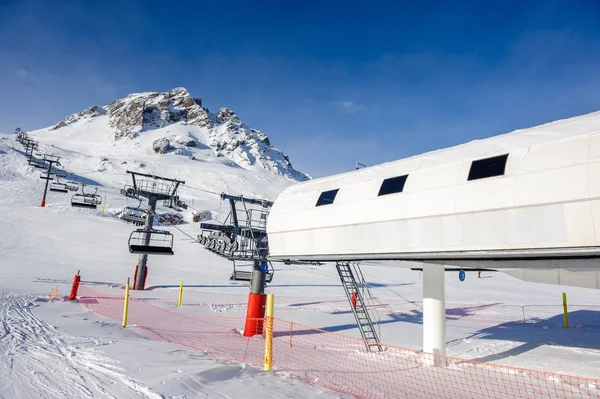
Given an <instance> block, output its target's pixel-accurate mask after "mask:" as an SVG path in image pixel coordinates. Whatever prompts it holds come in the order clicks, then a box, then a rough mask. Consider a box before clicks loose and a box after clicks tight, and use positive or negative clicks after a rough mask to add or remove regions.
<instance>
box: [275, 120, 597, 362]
mask: <svg viewBox="0 0 600 399" xmlns="http://www.w3.org/2000/svg"><path fill="white" fill-rule="evenodd" d="M267 233H268V237H269V247H270V258H271V259H273V260H281V259H292V260H303V261H317V260H318V261H338V262H341V261H363V260H404V261H418V262H423V269H424V273H423V279H424V281H423V295H424V300H423V302H424V310H423V313H424V314H423V350H424V351H425V352H428V353H439V354H444V353H445V292H444V290H445V285H444V267H443V265H455V266H460V267H465V268H469V267H471V268H473V267H477V268H482V267H485V268H494V269H498V270H502V271H504V272H506V273H509V274H511V275H515V276H517V277H520V278H523V279H525V280H530V281H540V282H547V283H553V284H565V285H574V286H581V287H588V288H600V272H599V270H600V112H596V113H593V114H588V115H584V116H579V117H575V118H571V119H566V120H561V121H557V122H553V123H550V124H546V125H541V126H537V127H534V128H530V129H525V130H518V131H515V132H512V133H508V134H504V135H500V136H496V137H491V138H488V139H484V140H479V141H473V142H470V143H467V144H463V145H459V146H456V147H451V148H447V149H442V150H438V151H433V152H429V153H425V154H422V155H417V156H413V157H410V158H406V159H402V160H399V161H395V162H389V163H385V164H382V165H377V166H373V167H368V168H363V169H359V170H356V171H353V172H349V173H344V174H339V175H335V176H331V177H326V178H320V179H315V180H311V181H308V182H304V183H299V184H296V185H293V186H291V187H289V188H287V189H286V190H285V191H283V192H282V193H281V194H280V196H279V197H278V198H277V200H276V201H275V204H274V205H273V208H272V210H271V213H270V215H269V220H268V225H267ZM399 266H400V265H399Z"/></svg>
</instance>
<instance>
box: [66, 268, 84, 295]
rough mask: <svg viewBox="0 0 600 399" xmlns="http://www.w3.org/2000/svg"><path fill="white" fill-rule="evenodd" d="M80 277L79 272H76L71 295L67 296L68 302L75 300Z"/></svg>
mask: <svg viewBox="0 0 600 399" xmlns="http://www.w3.org/2000/svg"><path fill="white" fill-rule="evenodd" d="M80 280H81V277H80V276H79V270H77V274H76V275H75V277H74V278H73V285H72V286H71V295H69V300H70V301H72V300H74V299H77V290H78V289H79V281H80Z"/></svg>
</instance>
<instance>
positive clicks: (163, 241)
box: [129, 229, 174, 255]
mask: <svg viewBox="0 0 600 399" xmlns="http://www.w3.org/2000/svg"><path fill="white" fill-rule="evenodd" d="M129 252H131V253H133V254H147V255H173V254H174V252H173V234H171V233H170V232H168V231H165V230H150V231H146V230H144V229H137V230H135V231H133V232H132V233H131V235H130V236H129Z"/></svg>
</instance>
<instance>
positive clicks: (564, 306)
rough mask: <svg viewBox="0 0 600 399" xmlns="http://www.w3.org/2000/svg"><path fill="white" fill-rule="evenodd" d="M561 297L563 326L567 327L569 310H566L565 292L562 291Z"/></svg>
mask: <svg viewBox="0 0 600 399" xmlns="http://www.w3.org/2000/svg"><path fill="white" fill-rule="evenodd" d="M562 299H563V312H564V315H565V326H564V327H565V328H569V311H568V310H567V294H566V293H564V292H563V294H562Z"/></svg>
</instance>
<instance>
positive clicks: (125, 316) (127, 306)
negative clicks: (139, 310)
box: [123, 277, 129, 327]
mask: <svg viewBox="0 0 600 399" xmlns="http://www.w3.org/2000/svg"><path fill="white" fill-rule="evenodd" d="M128 311H129V277H127V285H126V286H125V304H124V305H123V327H127V312H128Z"/></svg>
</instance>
